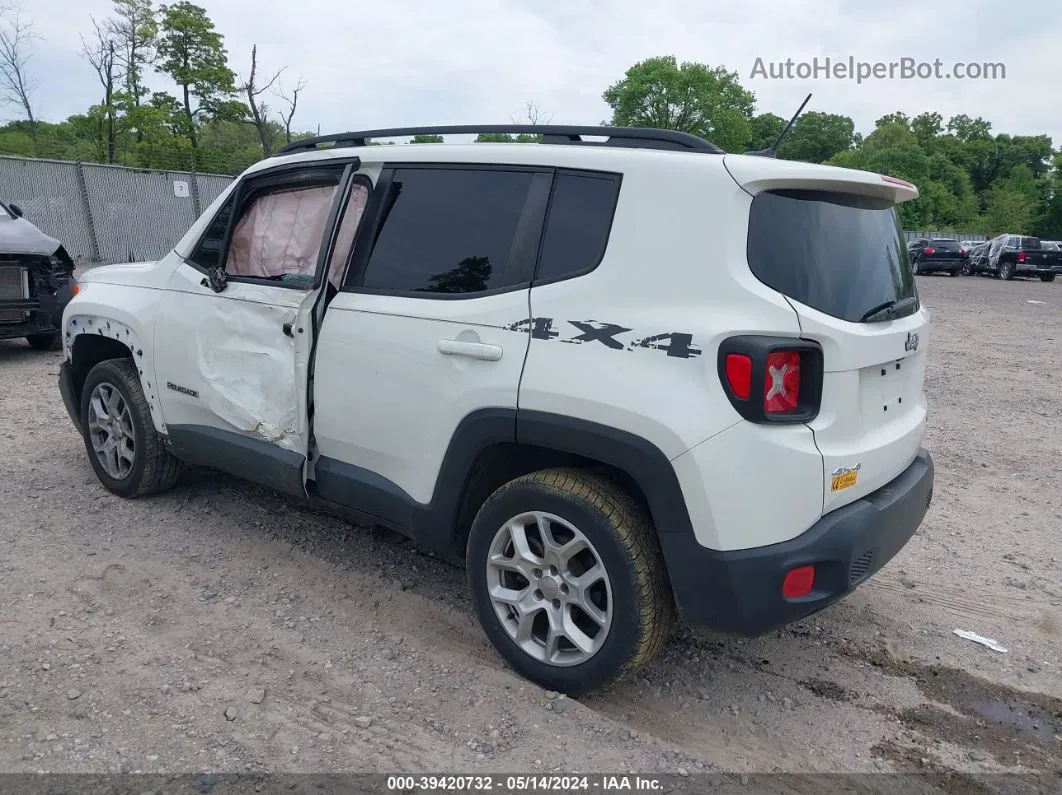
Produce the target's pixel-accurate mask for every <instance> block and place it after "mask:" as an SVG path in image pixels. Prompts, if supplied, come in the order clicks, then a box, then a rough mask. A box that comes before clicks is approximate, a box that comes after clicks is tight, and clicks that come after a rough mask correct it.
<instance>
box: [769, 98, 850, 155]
mask: <svg viewBox="0 0 1062 795" xmlns="http://www.w3.org/2000/svg"><path fill="white" fill-rule="evenodd" d="M783 125H784V122H783ZM854 141H855V123H854V122H853V121H852V120H851V119H850V118H848V117H847V116H841V115H838V114H836V113H819V112H818V111H808V112H807V113H805V114H803V115H802V116H800V117H799V118H798V119H797V120H796V122H795V123H794V124H793V127H792V129H791V130H790V131H789V134H788V135H787V136H786V138H785V140H784V141H783V142H782V145H781V147H779V150H778V156H779V157H784V158H786V159H787V160H803V161H805V162H808V163H825V162H826V161H827V160H829V159H830V158H831V157H834V156H835V155H837V154H840V153H841V152H845V151H847V150H849V149H851V148H852V144H853V143H854ZM772 143H773V141H772Z"/></svg>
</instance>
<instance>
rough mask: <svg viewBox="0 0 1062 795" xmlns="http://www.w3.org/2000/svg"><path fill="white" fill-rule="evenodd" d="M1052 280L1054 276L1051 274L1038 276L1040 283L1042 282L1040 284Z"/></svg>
mask: <svg viewBox="0 0 1062 795" xmlns="http://www.w3.org/2000/svg"><path fill="white" fill-rule="evenodd" d="M1054 280H1055V274H1053V273H1041V274H1040V281H1042V282H1053V281H1054Z"/></svg>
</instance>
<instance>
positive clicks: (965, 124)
mask: <svg viewBox="0 0 1062 795" xmlns="http://www.w3.org/2000/svg"><path fill="white" fill-rule="evenodd" d="M991 131H992V125H991V124H990V123H989V122H987V121H985V120H984V119H982V118H981V117H980V116H978V117H977V118H976V119H971V118H970V117H969V116H967V115H966V114H965V113H960V114H959V115H958V116H952V117H951V119H949V121H948V132H950V133H955V135H956V137H958V139H959V140H960V141H962V142H964V143H968V142H969V141H974V140H977V139H984V138H989V137H991Z"/></svg>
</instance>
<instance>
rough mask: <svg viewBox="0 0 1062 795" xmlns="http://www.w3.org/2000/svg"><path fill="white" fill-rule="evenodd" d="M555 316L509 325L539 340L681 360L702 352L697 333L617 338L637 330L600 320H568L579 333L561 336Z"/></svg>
mask: <svg viewBox="0 0 1062 795" xmlns="http://www.w3.org/2000/svg"><path fill="white" fill-rule="evenodd" d="M554 322H555V321H554V319H553V318H551V317H533V318H530V319H528V318H524V319H523V320H518V321H516V322H515V323H510V324H509V325H508V326H505V328H506V329H507V330H508V331H519V332H527V331H530V332H531V338H532V339H536V340H554V339H560V341H561V342H569V343H574V344H577V345H578V344H582V343H584V342H600V343H601V344H602V345H604V346H605V347H606V348H610V349H612V350H614V351H622V350H628V351H633V350H634V349H635V348H648V349H650V350H654V351H663V352H664V353H666V354H667V355H668V356H674V357H676V358H679V359H691V358H693V357H694V356H700V355H701V352H702V351H701V349H700V347H698V346H697V345H694V344H693V335H692V334H687V333H685V332H679V331H669V332H666V333H663V334H652V335H650V336H647V337H638V338H637V339H634V340H632V341H630V342H624V341H623V340H620V339H616V337H618V336H619V335H621V334H626V333H627V332H629V331H633V330H634V329H629V328H627V327H626V326H620V325H617V324H615V323H605V322H602V321H600V320H567V321H562V322H566V323H568V324H569V325H571V326H574V327H575V329H576V331H578V332H579V333H577V334H574V335H571V336H566V337H563V338H562V337H561V333H560V332H559V331H557V330H556V329H555V328H554V327H553V324H554Z"/></svg>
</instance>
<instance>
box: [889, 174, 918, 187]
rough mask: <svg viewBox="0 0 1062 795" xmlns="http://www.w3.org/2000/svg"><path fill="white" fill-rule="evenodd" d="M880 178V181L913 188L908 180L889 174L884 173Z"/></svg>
mask: <svg viewBox="0 0 1062 795" xmlns="http://www.w3.org/2000/svg"><path fill="white" fill-rule="evenodd" d="M881 180H882V182H891V183H892V184H893V185H903V186H904V187H907V188H913V187H914V185H913V184H911V183H910V182H908V181H907V180H905V179H898V178H896V177H889V176H886V175H885V174H882V175H881Z"/></svg>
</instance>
